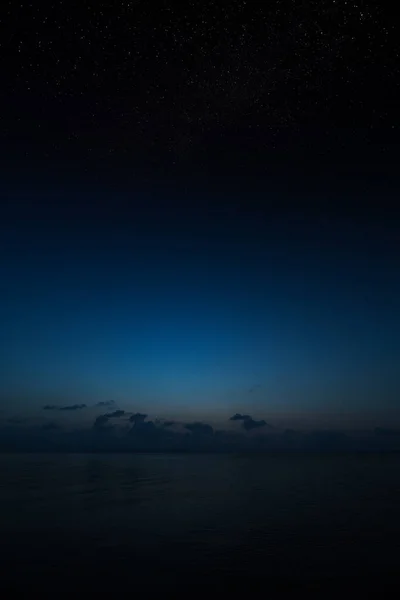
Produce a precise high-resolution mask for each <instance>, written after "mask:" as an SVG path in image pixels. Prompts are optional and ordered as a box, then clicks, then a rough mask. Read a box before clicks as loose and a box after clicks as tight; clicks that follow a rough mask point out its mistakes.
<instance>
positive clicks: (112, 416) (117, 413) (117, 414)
mask: <svg viewBox="0 0 400 600" xmlns="http://www.w3.org/2000/svg"><path fill="white" fill-rule="evenodd" d="M124 414H125V411H124V410H114V412H112V413H108V414H106V415H104V416H105V417H108V418H109V419H117V418H119V417H123V416H124Z"/></svg>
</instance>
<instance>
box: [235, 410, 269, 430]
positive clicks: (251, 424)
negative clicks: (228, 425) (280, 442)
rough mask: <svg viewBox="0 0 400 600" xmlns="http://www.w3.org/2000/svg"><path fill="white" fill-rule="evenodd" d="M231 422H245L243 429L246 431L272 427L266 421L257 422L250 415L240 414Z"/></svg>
mask: <svg viewBox="0 0 400 600" xmlns="http://www.w3.org/2000/svg"><path fill="white" fill-rule="evenodd" d="M230 421H243V429H245V430H246V431H251V430H252V429H257V428H259V427H266V426H268V427H272V425H268V423H266V421H264V419H261V420H260V421H256V420H255V419H253V417H251V416H250V415H242V414H240V413H236V414H235V415H233V417H231V418H230Z"/></svg>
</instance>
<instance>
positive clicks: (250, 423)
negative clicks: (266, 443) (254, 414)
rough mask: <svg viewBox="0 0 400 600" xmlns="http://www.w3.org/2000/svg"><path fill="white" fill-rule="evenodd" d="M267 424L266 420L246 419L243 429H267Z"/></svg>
mask: <svg viewBox="0 0 400 600" xmlns="http://www.w3.org/2000/svg"><path fill="white" fill-rule="evenodd" d="M266 424H267V423H266V422H265V421H264V419H261V421H255V420H254V419H246V420H245V421H243V428H244V429H245V430H246V431H251V430H252V429H257V428H258V427H265V425H266Z"/></svg>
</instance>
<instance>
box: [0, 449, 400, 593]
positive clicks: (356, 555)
mask: <svg viewBox="0 0 400 600" xmlns="http://www.w3.org/2000/svg"><path fill="white" fill-rule="evenodd" d="M399 506H400V457H399V456H397V455H340V456H339V455H337V456H335V455H324V456H322V455H307V456H305V455H291V456H288V455H276V456H272V455H271V456H257V457H256V456H247V457H246V456H245V457H243V456H242V457H241V456H225V455H224V456H221V455H179V454H175V455H138V454H137V455H134V454H132V455H128V454H126V455H1V456H0V534H1V548H2V549H1V552H2V575H3V576H4V575H6V576H7V577H8V579H10V581H14V582H16V581H19V582H20V581H21V578H22V579H23V581H24V582H33V583H30V585H36V584H37V583H38V582H41V583H43V582H44V581H45V582H48V583H49V585H53V584H52V582H53V581H58V582H59V581H60V580H62V581H64V584H65V585H66V584H67V583H68V582H70V583H71V582H72V581H74V578H75V579H76V580H78V579H79V581H82V578H86V582H87V581H90V582H91V585H92V586H93V585H94V586H96V585H101V587H103V585H106V584H108V583H110V582H111V584H112V586H116V585H118V586H122V587H123V586H124V585H128V582H130V583H129V585H131V584H132V581H133V580H134V581H136V582H137V581H139V582H141V584H144V585H147V584H148V583H149V582H152V584H153V583H155V581H154V579H155V578H156V579H157V580H158V583H160V581H161V582H162V583H161V584H160V585H161V587H162V586H164V585H165V586H166V585H167V583H168V582H169V583H171V582H172V581H176V579H178V580H179V581H181V582H182V581H183V580H184V579H186V578H189V579H190V580H191V581H196V580H200V579H201V581H205V580H206V578H210V577H213V578H218V577H219V578H220V579H221V580H222V579H223V580H224V581H228V582H229V581H232V579H234V580H235V581H239V580H240V581H242V582H255V581H257V582H261V583H258V585H261V586H262V585H264V584H265V585H266V583H267V582H272V581H274V582H283V581H286V582H288V581H307V582H313V581H314V582H315V581H328V580H329V581H338V580H342V579H343V580H345V579H346V578H349V577H350V578H352V580H359V581H361V580H365V578H366V577H371V575H372V574H373V576H374V579H375V580H379V581H380V582H382V581H387V580H388V578H392V579H393V577H394V574H395V573H396V570H397V568H398V562H399V542H398V540H399V539H400V537H399V534H400V511H399ZM99 578H100V579H99ZM196 578H197V579H196ZM392 579H391V580H392Z"/></svg>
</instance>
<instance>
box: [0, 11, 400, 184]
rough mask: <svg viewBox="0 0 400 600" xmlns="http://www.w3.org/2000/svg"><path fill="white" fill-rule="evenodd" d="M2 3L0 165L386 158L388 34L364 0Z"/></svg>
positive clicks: (389, 25) (166, 168)
mask: <svg viewBox="0 0 400 600" xmlns="http://www.w3.org/2000/svg"><path fill="white" fill-rule="evenodd" d="M5 7H6V10H5V11H3V12H2V18H1V36H0V39H1V58H2V75H1V78H2V81H1V109H2V123H1V131H2V142H3V143H2V149H3V153H4V154H5V155H6V157H7V159H8V160H11V161H13V159H18V161H20V160H22V159H25V162H26V163H27V164H28V165H30V166H32V163H33V162H34V163H35V165H37V163H38V162H39V163H40V164H41V166H42V167H43V166H46V165H48V163H49V162H51V163H53V164H56V165H58V166H59V167H60V168H62V167H64V168H74V169H76V168H78V167H79V168H83V169H89V168H92V169H93V170H94V171H95V172H98V170H99V169H100V168H106V169H107V170H108V169H110V168H111V165H113V167H114V168H117V167H119V168H122V167H123V168H124V169H126V170H127V171H128V172H129V173H131V174H132V173H136V174H140V173H141V172H142V170H143V168H146V169H148V171H149V172H150V173H152V174H154V172H155V170H156V169H158V170H161V171H162V172H167V173H168V174H170V173H173V172H174V171H175V172H180V171H181V170H182V169H184V170H185V171H187V169H193V170H194V171H196V172H200V173H204V171H206V172H208V171H209V170H210V169H214V170H216V171H217V172H219V171H221V170H222V168H225V169H226V170H228V171H229V172H231V166H232V163H235V164H236V167H239V166H240V167H241V168H242V169H244V170H246V169H250V170H254V169H255V168H256V167H257V168H258V169H261V170H265V168H268V167H267V164H266V163H270V164H271V161H273V162H280V161H281V160H286V159H287V156H288V154H291V155H292V159H293V161H294V162H298V160H303V161H304V160H305V159H306V158H311V157H312V159H313V160H315V159H317V158H319V160H322V161H327V162H328V164H331V163H332V160H335V161H337V160H338V159H339V157H340V156H342V157H343V153H344V154H345V155H346V157H347V158H349V157H352V158H353V160H354V154H353V152H354V151H357V150H358V152H361V151H362V157H361V163H362V164H363V163H364V162H365V160H367V159H370V160H373V162H376V161H377V160H378V161H380V162H385V163H386V162H387V161H388V160H391V161H393V157H391V156H389V157H388V147H387V146H388V144H393V143H394V142H395V141H397V140H398V127H399V123H398V115H397V106H398V98H399V81H400V78H399V64H400V63H399V39H398V35H397V32H396V19H395V18H394V15H393V14H391V13H390V12H386V11H385V10H384V8H383V7H380V6H377V3H376V2H365V1H362V0H359V1H355V0H354V1H352V0H322V1H315V2H314V1H312V2H293V1H287V2H286V1H282V0H280V1H276V2H268V3H263V2H261V3H260V2H250V1H249V2H244V1H242V0H238V1H234V2H228V3H226V2H225V3H224V2H215V1H208V0H205V1H202V2H184V3H181V2H179V3H178V2H161V1H154V2H147V1H140V0H138V1H132V2H107V3H104V2H101V1H98V2H84V3H82V2H53V3H52V2H46V3H38V2H31V3H28V2H13V1H10V2H6V3H5ZM344 146H345V147H344ZM371 154H372V155H373V157H372V156H371ZM389 154H390V153H389ZM324 157H325V158H324ZM216 163H217V164H216ZM18 164H20V163H18ZM66 165H68V167H66Z"/></svg>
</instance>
